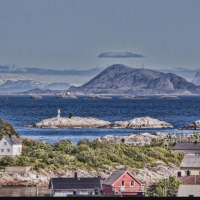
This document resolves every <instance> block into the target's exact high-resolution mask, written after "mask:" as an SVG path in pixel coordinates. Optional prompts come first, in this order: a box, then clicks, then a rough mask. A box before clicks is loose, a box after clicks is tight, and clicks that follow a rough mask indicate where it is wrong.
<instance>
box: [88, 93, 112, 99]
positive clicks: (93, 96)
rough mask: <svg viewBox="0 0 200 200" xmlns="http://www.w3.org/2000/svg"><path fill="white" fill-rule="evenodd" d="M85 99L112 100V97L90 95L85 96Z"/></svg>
mask: <svg viewBox="0 0 200 200" xmlns="http://www.w3.org/2000/svg"><path fill="white" fill-rule="evenodd" d="M86 99H112V97H109V96H102V95H95V94H92V95H89V96H87V97H86Z"/></svg>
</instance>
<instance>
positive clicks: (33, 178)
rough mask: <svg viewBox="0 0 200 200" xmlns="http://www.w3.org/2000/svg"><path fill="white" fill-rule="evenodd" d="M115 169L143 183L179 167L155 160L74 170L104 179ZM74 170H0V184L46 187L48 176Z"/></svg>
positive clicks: (51, 176) (62, 175)
mask: <svg viewBox="0 0 200 200" xmlns="http://www.w3.org/2000/svg"><path fill="white" fill-rule="evenodd" d="M115 170H129V171H130V172H131V173H132V174H133V175H134V176H135V177H136V178H137V179H138V180H139V181H141V182H142V183H145V184H150V183H152V182H154V181H156V180H158V179H162V178H164V177H168V176H170V175H173V176H175V175H176V174H177V171H178V170H179V167H177V166H175V165H173V164H168V165H167V164H165V163H164V162H162V161H159V160H158V161H156V162H154V163H153V164H151V165H150V164H147V165H146V166H145V167H144V168H143V169H136V168H128V167H126V166H124V165H117V166H115V167H112V166H108V165H105V169H98V170H97V171H94V170H93V171H89V170H87V169H78V170H76V172H77V174H78V176H79V177H97V176H100V177H101V179H102V180H104V179H106V178H107V177H108V176H109V175H110V174H111V173H112V172H113V171H115ZM74 173H75V170H71V169H68V168H67V166H66V168H65V170H63V169H57V170H56V171H55V172H52V171H51V170H49V169H40V170H39V171H35V170H29V171H27V172H26V173H16V172H13V173H12V172H9V173H8V172H0V186H36V185H38V187H48V185H49V180H50V178H53V177H60V178H62V177H74Z"/></svg>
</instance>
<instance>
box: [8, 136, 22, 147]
mask: <svg viewBox="0 0 200 200" xmlns="http://www.w3.org/2000/svg"><path fill="white" fill-rule="evenodd" d="M4 138H5V139H6V140H7V141H8V142H9V143H10V144H12V145H13V144H22V143H21V142H20V141H19V139H18V138H17V137H16V136H15V135H6V136H5V137H4Z"/></svg>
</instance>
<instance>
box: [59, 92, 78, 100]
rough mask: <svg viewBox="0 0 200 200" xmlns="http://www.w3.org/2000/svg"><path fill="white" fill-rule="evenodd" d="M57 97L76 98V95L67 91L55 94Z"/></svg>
mask: <svg viewBox="0 0 200 200" xmlns="http://www.w3.org/2000/svg"><path fill="white" fill-rule="evenodd" d="M56 98H57V99H77V97H76V96H75V95H73V94H70V93H69V92H66V93H60V94H59V95H57V96H56Z"/></svg>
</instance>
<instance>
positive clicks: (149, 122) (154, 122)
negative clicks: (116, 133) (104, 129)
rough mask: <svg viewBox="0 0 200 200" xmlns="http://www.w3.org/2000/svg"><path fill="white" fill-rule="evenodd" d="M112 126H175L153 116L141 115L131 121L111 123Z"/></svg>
mask: <svg viewBox="0 0 200 200" xmlns="http://www.w3.org/2000/svg"><path fill="white" fill-rule="evenodd" d="M111 127H112V128H173V126H172V125H171V124H169V123H167V122H165V121H160V120H158V119H153V118H151V117H148V116H146V117H139V118H134V119H131V120H129V121H116V122H114V123H113V124H112V125H111Z"/></svg>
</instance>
